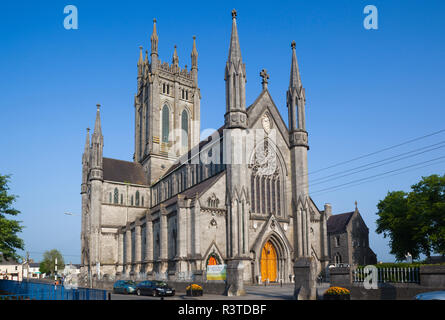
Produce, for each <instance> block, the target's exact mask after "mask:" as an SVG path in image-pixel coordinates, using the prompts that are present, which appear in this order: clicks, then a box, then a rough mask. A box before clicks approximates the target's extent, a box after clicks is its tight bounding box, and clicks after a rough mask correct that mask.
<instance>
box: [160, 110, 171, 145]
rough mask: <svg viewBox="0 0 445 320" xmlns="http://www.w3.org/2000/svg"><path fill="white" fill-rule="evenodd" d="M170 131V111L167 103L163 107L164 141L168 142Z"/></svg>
mask: <svg viewBox="0 0 445 320" xmlns="http://www.w3.org/2000/svg"><path fill="white" fill-rule="evenodd" d="M169 133H170V111H169V109H168V106H167V105H164V107H163V108H162V142H165V143H167V142H168V134H169Z"/></svg>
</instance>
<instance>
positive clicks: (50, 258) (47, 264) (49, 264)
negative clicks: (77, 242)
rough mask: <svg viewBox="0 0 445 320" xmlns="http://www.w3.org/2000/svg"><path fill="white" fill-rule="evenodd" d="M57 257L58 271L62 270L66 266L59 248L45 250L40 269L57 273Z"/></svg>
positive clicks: (42, 271) (47, 272) (43, 271)
mask: <svg viewBox="0 0 445 320" xmlns="http://www.w3.org/2000/svg"><path fill="white" fill-rule="evenodd" d="M56 258H57V272H60V271H62V270H63V269H64V268H65V262H64V260H63V256H62V254H61V253H60V252H59V250H57V249H52V250H50V251H45V252H44V253H43V260H42V262H41V263H40V267H39V270H40V272H41V273H46V274H55V263H56Z"/></svg>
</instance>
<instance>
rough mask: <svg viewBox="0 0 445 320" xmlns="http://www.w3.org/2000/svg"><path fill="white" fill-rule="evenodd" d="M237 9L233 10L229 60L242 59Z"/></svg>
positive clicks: (236, 60)
mask: <svg viewBox="0 0 445 320" xmlns="http://www.w3.org/2000/svg"><path fill="white" fill-rule="evenodd" d="M236 16H237V13H236V10H235V9H233V10H232V35H231V37H230V47H229V58H228V61H232V62H239V61H241V49H240V44H239V38H238V29H237V27H236Z"/></svg>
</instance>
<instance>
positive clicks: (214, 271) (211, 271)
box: [207, 264, 226, 280]
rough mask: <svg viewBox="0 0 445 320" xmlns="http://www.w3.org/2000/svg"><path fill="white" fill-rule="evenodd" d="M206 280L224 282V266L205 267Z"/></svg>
mask: <svg viewBox="0 0 445 320" xmlns="http://www.w3.org/2000/svg"><path fill="white" fill-rule="evenodd" d="M207 280H226V265H225V264H217V265H213V266H210V265H208V266H207Z"/></svg>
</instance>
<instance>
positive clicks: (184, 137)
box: [134, 19, 201, 183]
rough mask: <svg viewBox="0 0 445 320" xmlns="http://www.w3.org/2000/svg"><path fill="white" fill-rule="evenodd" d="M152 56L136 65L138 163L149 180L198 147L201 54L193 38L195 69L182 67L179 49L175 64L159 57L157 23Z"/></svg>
mask: <svg viewBox="0 0 445 320" xmlns="http://www.w3.org/2000/svg"><path fill="white" fill-rule="evenodd" d="M150 42H151V53H150V60H151V61H149V60H148V52H146V55H145V60H143V59H142V49H141V51H140V54H139V60H138V63H137V68H138V75H137V80H138V81H137V93H136V95H135V102H134V107H135V152H134V161H136V162H139V163H141V164H142V165H143V166H144V169H145V170H146V172H147V175H148V182H149V183H153V182H154V181H156V180H157V179H159V178H160V177H161V176H162V175H163V174H164V173H165V172H166V171H167V169H168V168H169V167H170V166H171V165H172V164H173V163H174V162H175V161H177V160H178V158H179V157H180V156H181V155H183V154H184V153H186V152H187V151H188V150H190V149H191V148H192V147H193V146H195V145H197V144H198V143H199V140H200V139H199V134H200V100H201V93H200V90H199V88H198V51H197V49H196V37H193V49H192V52H191V69H190V70H188V69H187V65H186V66H184V68H181V67H180V65H179V56H178V52H177V47H176V45H175V46H174V50H173V57H172V62H171V63H168V62H163V61H161V60H160V59H159V55H158V42H159V38H158V34H157V29H156V19H154V20H153V33H152V35H151V38H150Z"/></svg>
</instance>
